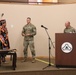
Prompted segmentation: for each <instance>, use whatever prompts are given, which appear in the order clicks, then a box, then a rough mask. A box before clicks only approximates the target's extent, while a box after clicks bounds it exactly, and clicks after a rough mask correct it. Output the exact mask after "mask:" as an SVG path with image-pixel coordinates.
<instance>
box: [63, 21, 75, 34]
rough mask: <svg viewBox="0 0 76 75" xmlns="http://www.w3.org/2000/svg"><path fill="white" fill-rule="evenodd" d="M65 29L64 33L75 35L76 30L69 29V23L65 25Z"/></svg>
mask: <svg viewBox="0 0 76 75" xmlns="http://www.w3.org/2000/svg"><path fill="white" fill-rule="evenodd" d="M65 27H66V28H65V29H64V33H76V30H75V29H74V28H73V27H71V25H70V22H69V21H68V22H66V23H65Z"/></svg>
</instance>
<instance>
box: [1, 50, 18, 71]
mask: <svg viewBox="0 0 76 75" xmlns="http://www.w3.org/2000/svg"><path fill="white" fill-rule="evenodd" d="M2 54H4V55H11V56H12V68H13V70H15V68H16V61H17V54H16V49H10V50H8V49H6V50H1V49H0V55H2ZM0 66H1V58H0Z"/></svg>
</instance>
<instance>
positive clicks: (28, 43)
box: [24, 40, 36, 58]
mask: <svg viewBox="0 0 76 75" xmlns="http://www.w3.org/2000/svg"><path fill="white" fill-rule="evenodd" d="M28 46H29V47H30V50H31V54H32V58H35V55H36V54H35V50H34V41H33V40H31V41H28V40H24V58H27V54H28Z"/></svg>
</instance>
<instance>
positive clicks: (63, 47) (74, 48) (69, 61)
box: [55, 33, 76, 67]
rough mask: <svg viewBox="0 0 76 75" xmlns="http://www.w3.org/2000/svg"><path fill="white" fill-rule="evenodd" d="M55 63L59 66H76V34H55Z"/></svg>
mask: <svg viewBox="0 0 76 75" xmlns="http://www.w3.org/2000/svg"><path fill="white" fill-rule="evenodd" d="M55 50H56V52H55V64H56V66H57V67H58V66H59V67H76V34H75V33H56V34H55Z"/></svg>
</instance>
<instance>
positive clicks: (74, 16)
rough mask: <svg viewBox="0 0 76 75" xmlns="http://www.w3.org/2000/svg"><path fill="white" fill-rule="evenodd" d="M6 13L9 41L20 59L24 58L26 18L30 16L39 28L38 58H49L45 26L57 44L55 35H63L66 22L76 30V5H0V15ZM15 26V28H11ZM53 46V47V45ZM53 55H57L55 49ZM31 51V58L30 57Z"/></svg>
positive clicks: (36, 38)
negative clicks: (22, 32) (23, 29)
mask: <svg viewBox="0 0 76 75" xmlns="http://www.w3.org/2000/svg"><path fill="white" fill-rule="evenodd" d="M1 13H4V14H5V15H4V17H3V18H5V19H6V20H7V28H8V31H9V39H10V44H11V48H16V49H17V55H18V57H22V56H23V37H22V36H21V31H22V28H23V26H24V25H25V24H26V18H27V17H28V16H30V17H31V18H32V23H33V24H34V25H35V26H36V27H37V35H36V36H35V50H36V55H37V56H48V51H49V50H48V37H47V34H46V32H45V29H43V28H41V25H44V26H46V27H47V28H48V32H49V35H50V37H51V39H52V41H53V42H55V33H62V32H63V29H64V28H65V26H64V24H65V22H66V21H68V20H69V21H70V22H71V25H72V26H73V27H75V28H76V4H69V5H50V6H35V5H19V4H18V5H17V4H0V14H1ZM11 25H13V28H12V27H11ZM51 46H52V45H51ZM51 53H52V55H55V49H53V47H52V49H51ZM30 55H31V54H30V51H29V56H30Z"/></svg>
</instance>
